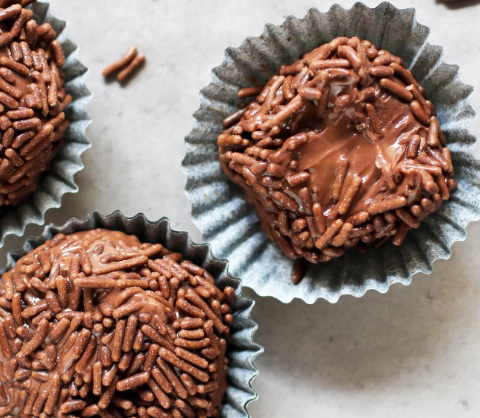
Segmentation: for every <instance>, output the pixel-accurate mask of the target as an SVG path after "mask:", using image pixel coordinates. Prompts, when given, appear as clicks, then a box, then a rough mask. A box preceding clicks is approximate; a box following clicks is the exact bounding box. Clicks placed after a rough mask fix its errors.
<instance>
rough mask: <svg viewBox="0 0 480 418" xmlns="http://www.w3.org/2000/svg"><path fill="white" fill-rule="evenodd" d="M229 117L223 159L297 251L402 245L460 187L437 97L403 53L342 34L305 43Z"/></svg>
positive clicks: (266, 224) (277, 235)
mask: <svg viewBox="0 0 480 418" xmlns="http://www.w3.org/2000/svg"><path fill="white" fill-rule="evenodd" d="M252 95H253V96H255V95H258V96H257V97H256V101H254V102H252V103H250V104H249V105H248V106H246V107H244V108H242V109H240V110H239V111H237V112H235V113H234V114H232V115H231V116H229V117H227V118H226V119H225V120H224V126H225V127H226V128H228V129H226V130H225V131H224V132H223V133H222V134H221V135H220V136H219V137H218V146H219V151H220V162H221V165H222V168H223V171H224V172H225V173H226V174H227V175H228V176H229V178H230V179H231V180H233V181H234V182H235V183H236V184H237V185H239V186H240V187H241V188H243V189H244V190H245V194H246V197H247V200H248V201H250V202H252V203H253V204H254V205H255V209H256V212H257V213H258V215H259V217H260V220H261V223H262V227H263V229H264V230H265V231H266V232H267V234H268V236H269V238H270V239H271V240H272V241H275V242H277V243H278V244H279V245H280V247H281V248H282V250H283V251H284V252H285V254H286V255H288V256H289V257H291V258H292V259H296V258H299V259H302V258H305V259H306V260H308V261H309V262H312V263H318V262H324V261H329V260H331V259H332V258H336V257H340V256H342V255H343V254H344V252H345V249H347V248H352V247H359V246H361V245H364V243H367V244H369V243H375V244H376V245H377V246H380V245H382V244H385V243H387V242H389V241H393V243H394V244H395V245H400V243H401V242H402V241H403V239H404V237H405V235H406V233H407V231H408V230H409V229H411V228H417V227H418V226H419V225H420V222H421V221H423V220H424V219H425V218H426V217H427V216H429V215H430V214H432V213H433V212H435V211H436V210H437V209H438V207H439V205H440V203H441V202H442V200H447V199H448V198H449V194H450V192H451V191H452V190H454V189H455V188H456V183H455V180H453V165H452V160H451V156H450V151H449V149H448V148H447V147H446V140H445V136H444V134H443V132H442V131H441V129H440V126H439V122H438V119H437V117H436V112H435V108H434V106H433V105H432V103H431V102H430V101H429V100H427V99H426V94H425V90H424V89H423V88H422V87H421V86H420V85H419V84H418V82H417V81H416V80H415V78H414V77H413V76H412V73H411V72H410V71H409V70H407V69H406V68H405V67H404V65H403V63H402V60H401V59H400V58H398V57H396V56H394V55H392V54H391V53H389V52H388V51H385V50H380V51H379V50H377V48H376V47H375V45H372V44H371V43H370V42H369V41H360V39H358V38H356V37H355V38H351V39H348V38H337V39H335V40H333V41H332V42H330V43H328V44H325V45H322V46H320V47H319V48H317V49H315V50H313V51H311V52H309V53H307V54H305V55H304V56H303V57H302V58H301V59H300V60H299V61H297V62H295V63H294V64H292V65H288V66H282V67H281V68H280V71H279V74H278V75H276V76H274V77H272V78H271V79H270V81H269V82H268V83H267V84H266V85H265V86H264V87H250V88H246V89H243V90H240V92H239V93H238V96H239V97H240V98H244V97H248V96H252Z"/></svg>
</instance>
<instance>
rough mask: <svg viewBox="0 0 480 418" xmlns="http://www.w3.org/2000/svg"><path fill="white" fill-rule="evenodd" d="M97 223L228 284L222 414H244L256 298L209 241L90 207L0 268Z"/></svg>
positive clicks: (256, 350)
mask: <svg viewBox="0 0 480 418" xmlns="http://www.w3.org/2000/svg"><path fill="white" fill-rule="evenodd" d="M96 228H104V229H110V230H116V231H122V232H125V233H127V234H130V235H135V236H137V237H138V238H139V239H140V240H141V241H142V242H149V243H160V244H162V245H164V246H165V247H167V248H168V249H169V250H172V251H175V252H179V253H181V254H182V255H183V256H184V257H185V259H188V260H190V261H192V262H194V263H195V264H197V265H199V266H201V267H203V268H205V269H206V270H207V271H208V272H209V273H210V274H211V275H212V276H213V277H214V278H215V284H216V285H217V286H218V287H220V288H224V287H226V286H231V287H233V288H234V289H235V295H236V296H237V301H236V303H235V305H234V306H233V309H232V311H233V323H232V325H231V327H230V330H231V340H230V342H229V345H228V349H227V357H228V359H229V364H228V375H227V380H228V389H227V392H226V394H225V399H224V402H223V407H222V411H221V417H223V418H245V417H249V416H250V415H249V413H248V412H247V409H246V406H247V404H248V403H250V402H252V401H253V400H255V399H257V397H258V395H257V393H256V392H255V391H254V390H253V389H252V386H251V382H252V380H253V378H254V377H255V376H257V374H258V370H257V368H256V367H255V364H254V359H255V358H256V357H257V356H258V355H259V354H261V353H262V352H263V347H261V346H260V345H259V344H257V343H255V342H254V341H253V334H254V333H255V331H256V330H257V328H258V326H257V324H256V323H255V322H254V321H253V320H252V318H251V317H250V313H251V311H252V308H253V305H254V304H255V302H254V301H253V300H252V299H250V298H247V297H245V296H244V295H243V294H242V284H241V282H240V280H239V279H236V278H234V277H232V276H231V275H230V274H229V272H228V261H226V260H219V259H217V258H214V257H213V256H212V251H211V249H210V246H209V245H208V244H195V243H194V242H192V240H191V238H190V236H189V235H188V233H187V232H179V231H174V230H172V229H171V228H170V221H169V220H168V219H167V218H162V219H160V220H159V221H155V222H150V221H149V220H148V219H147V218H146V217H145V216H144V215H143V214H139V215H136V216H134V217H131V218H127V217H126V216H124V215H123V214H122V213H121V212H120V211H116V212H113V213H112V214H111V215H106V216H104V215H102V214H100V213H99V212H97V211H95V210H94V211H92V212H90V215H89V216H88V218H87V219H85V220H78V219H70V220H69V221H68V222H67V223H66V224H65V225H63V226H57V225H53V224H52V225H48V226H46V227H45V230H44V232H43V234H42V235H40V236H39V237H35V238H33V237H30V238H28V239H27V240H26V242H25V245H24V246H23V250H22V251H12V252H9V253H8V256H7V257H8V264H7V267H6V268H4V269H3V270H2V271H1V272H0V274H3V273H4V272H5V271H8V270H10V269H12V268H13V267H14V266H15V263H16V262H17V261H18V260H19V259H20V258H21V257H23V256H24V255H25V254H27V253H29V252H30V251H32V250H33V249H34V248H36V247H38V246H40V245H42V244H43V243H45V242H46V241H47V240H50V239H52V238H53V237H54V236H55V235H56V234H59V233H63V234H73V233H75V232H79V231H88V230H92V229H96Z"/></svg>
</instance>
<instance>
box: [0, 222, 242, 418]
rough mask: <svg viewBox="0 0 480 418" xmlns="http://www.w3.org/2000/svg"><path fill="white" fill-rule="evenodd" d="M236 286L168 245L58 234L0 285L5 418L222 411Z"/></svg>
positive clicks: (0, 411) (0, 394) (0, 384)
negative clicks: (220, 282) (220, 281)
mask: <svg viewBox="0 0 480 418" xmlns="http://www.w3.org/2000/svg"><path fill="white" fill-rule="evenodd" d="M234 302H235V295H234V291H233V289H232V288H229V287H227V288H225V290H224V291H221V290H220V289H218V288H217V287H216V286H215V284H214V280H213V278H212V276H211V275H210V274H209V273H208V272H207V271H206V270H204V269H203V268H201V267H199V266H197V265H195V264H193V263H191V262H189V261H186V260H183V259H182V256H181V254H179V253H172V252H170V251H168V250H167V249H166V248H164V247H163V246H162V245H160V244H142V243H140V241H139V240H138V239H137V238H136V237H135V236H129V235H126V234H124V233H122V232H117V231H107V230H102V229H97V230H94V231H87V232H80V233H76V234H74V235H69V236H65V235H63V234H59V235H57V236H55V237H54V238H53V239H52V240H51V241H47V242H46V243H45V244H43V245H41V246H40V247H38V248H36V249H35V250H33V251H32V252H30V253H29V254H27V255H25V256H24V257H22V258H21V259H20V260H18V262H17V264H16V265H15V268H13V269H12V270H10V271H9V272H7V273H5V274H4V275H3V277H2V282H1V285H0V417H7V416H34V417H42V418H43V417H48V416H55V417H57V416H58V417H65V416H69V417H75V416H79V417H93V416H97V415H98V416H100V417H102V418H112V417H115V418H116V417H121V416H126V417H140V418H147V417H153V418H157V417H159V418H163V417H182V416H187V417H188V416H193V417H195V416H198V417H217V416H219V413H220V409H221V405H222V398H223V394H224V393H225V390H226V387H227V381H226V372H227V359H226V357H225V351H226V344H227V343H226V340H227V339H228V336H229V327H228V325H229V324H231V322H232V314H231V306H232V305H233V304H234Z"/></svg>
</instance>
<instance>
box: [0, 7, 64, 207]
mask: <svg viewBox="0 0 480 418" xmlns="http://www.w3.org/2000/svg"><path fill="white" fill-rule="evenodd" d="M33 2H34V1H24V2H23V4H30V3H33ZM4 3H5V4H6V5H7V4H11V5H10V6H9V7H7V8H1V9H0V30H1V35H0V130H1V142H0V207H1V206H3V205H5V206H10V205H18V204H19V203H21V202H23V201H24V200H25V199H27V198H28V197H29V196H30V195H31V193H33V191H34V190H35V189H36V188H37V185H38V183H39V181H40V178H41V174H42V172H44V171H46V170H48V169H49V167H50V164H51V161H52V160H53V158H54V157H55V155H56V154H57V152H58V150H59V149H60V147H61V145H62V137H63V134H64V132H65V131H66V129H67V128H68V121H67V120H65V113H64V110H65V108H66V107H67V106H68V105H69V104H70V103H71V101H72V97H71V96H70V95H69V94H66V92H65V80H64V76H63V73H62V70H61V67H62V66H63V65H64V64H65V55H64V52H63V49H62V46H61V44H60V43H59V42H58V41H56V40H55V37H56V32H55V31H54V30H53V29H52V28H51V26H50V25H49V24H47V23H46V24H43V25H37V23H36V22H35V21H34V20H33V12H32V10H30V9H27V8H22V6H21V5H20V4H17V3H19V2H15V1H14V2H4ZM20 3H22V2H20Z"/></svg>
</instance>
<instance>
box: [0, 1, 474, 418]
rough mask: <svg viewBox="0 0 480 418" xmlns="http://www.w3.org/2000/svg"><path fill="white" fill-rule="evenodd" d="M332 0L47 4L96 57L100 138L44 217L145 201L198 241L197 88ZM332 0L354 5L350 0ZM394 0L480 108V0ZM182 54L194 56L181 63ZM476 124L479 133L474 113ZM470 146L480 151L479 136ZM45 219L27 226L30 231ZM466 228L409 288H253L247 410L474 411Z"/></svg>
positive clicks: (346, 415)
mask: <svg viewBox="0 0 480 418" xmlns="http://www.w3.org/2000/svg"><path fill="white" fill-rule="evenodd" d="M333 3H334V2H333V1H317V2H312V1H309V0H297V1H295V2H292V1H288V0H275V1H273V0H263V1H261V2H259V1H258V0H244V1H243V2H242V9H239V7H238V4H239V3H238V2H233V1H225V0H205V1H202V2H198V1H194V0H189V1H187V0H177V1H175V2H166V1H160V0H156V1H154V0H143V1H142V2H141V5H139V6H138V7H133V6H132V2H131V1H129V2H127V1H126V0H102V1H101V2H99V1H95V0H86V1H80V0H69V1H62V0H52V2H51V5H52V6H51V11H52V13H53V14H54V15H55V16H56V17H58V18H60V19H64V20H67V21H68V22H69V28H68V36H69V37H70V38H71V39H74V40H75V42H76V43H77V44H78V45H79V46H80V53H79V59H80V61H81V62H83V63H84V64H85V65H86V66H88V67H89V68H90V74H89V76H88V78H87V84H88V87H89V89H90V90H91V91H92V92H93V93H94V98H93V100H92V102H91V104H90V105H89V106H88V110H89V112H90V114H91V116H92V118H93V120H94V123H93V124H92V125H91V127H90V128H89V129H88V131H87V133H88V137H89V139H90V140H91V142H92V143H93V147H92V149H90V150H88V151H87V152H86V153H85V154H84V157H83V158H82V159H83V161H84V163H85V169H84V170H83V171H82V172H81V173H79V174H78V175H77V176H76V177H75V180H76V182H77V184H78V185H79V187H80V192H79V193H78V194H75V195H73V194H67V195H66V196H65V197H64V198H63V200H62V208H61V209H55V210H51V211H49V212H47V221H48V222H55V223H57V224H62V223H64V222H65V221H66V220H67V219H69V218H70V217H71V216H75V217H79V218H85V217H86V216H87V215H88V213H89V211H90V210H91V209H93V208H96V209H99V210H100V211H101V212H103V213H110V212H112V211H113V210H115V209H120V210H122V211H123V212H124V213H126V214H127V215H129V216H132V215H134V214H136V213H138V212H142V211H143V212H145V213H146V214H147V216H148V218H150V219H158V218H160V217H161V216H168V217H169V218H170V220H171V224H172V227H173V228H174V229H180V230H188V231H189V232H192V233H193V234H192V235H193V238H194V241H197V242H198V241H200V235H199V233H198V231H196V230H195V228H194V226H193V224H192V223H191V221H190V205H189V202H188V199H187V198H186V196H185V195H184V193H183V188H184V186H185V177H184V175H183V172H182V169H181V166H180V164H181V161H182V159H183V157H184V152H185V149H184V144H183V138H184V137H185V135H186V134H187V133H188V132H189V131H190V130H191V128H192V117H191V116H192V114H193V112H194V111H195V110H196V109H197V108H198V107H199V104H200V101H199V98H198V92H199V91H200V89H201V88H202V87H204V86H206V85H207V84H208V83H209V82H210V71H211V69H212V68H213V67H215V66H216V65H218V64H219V63H221V62H222V61H223V56H224V50H225V49H226V48H227V47H229V46H238V45H240V44H241V42H242V41H243V39H244V38H245V37H247V36H249V35H257V36H258V35H260V34H261V32H262V31H263V27H264V25H265V23H267V22H272V23H274V24H277V25H278V24H281V23H282V22H283V20H284V19H285V17H286V16H287V15H291V14H292V15H296V16H304V15H305V14H306V12H307V10H308V9H309V8H311V7H317V8H318V9H319V10H320V11H327V10H328V9H329V8H330V6H331V5H332V4H333ZM337 3H339V4H340V5H341V6H343V7H345V8H350V7H351V6H352V5H353V4H354V1H349V0H341V1H338V2H337ZM365 3H366V4H367V5H368V6H370V7H373V6H376V5H378V3H379V2H378V1H374V0H366V1H365ZM392 3H393V4H394V5H396V6H397V7H402V8H403V7H416V9H417V19H418V21H419V22H421V23H423V24H425V25H427V26H429V27H430V29H431V34H430V37H429V41H430V42H431V43H432V44H435V45H442V46H443V48H444V51H445V56H444V59H445V61H446V62H449V63H456V64H458V65H459V66H460V68H461V72H460V76H461V79H462V81H463V82H464V83H466V84H470V85H473V86H474V87H475V89H476V91H477V92H476V93H474V94H473V96H472V98H471V104H472V106H473V108H474V109H476V110H477V111H478V109H480V106H479V105H480V96H479V95H478V91H479V87H480V81H479V79H478V67H479V65H480V48H479V47H478V45H480V42H479V41H480V33H479V32H478V22H479V21H480V2H477V3H478V4H474V3H472V2H467V0H465V3H467V6H465V7H461V8H458V7H455V8H453V6H451V7H450V8H449V7H446V6H445V5H444V4H443V3H442V2H438V3H437V2H436V1H435V0H422V1H421V2H419V1H415V0H392ZM125 22H129V31H128V32H127V31H125V30H123V26H124V25H125ZM131 43H136V44H137V45H138V46H139V48H140V49H141V51H142V52H145V53H146V54H147V57H148V60H149V62H148V64H147V66H146V67H145V68H144V69H143V71H142V72H141V73H140V74H139V75H138V77H137V78H135V79H134V80H132V81H131V83H130V84H129V85H128V86H126V87H124V88H122V87H121V86H119V85H117V84H116V83H113V84H108V85H107V84H105V83H104V81H103V80H102V77H101V75H100V73H101V70H103V68H104V67H105V66H106V65H107V64H110V63H111V62H113V61H114V60H116V59H117V58H118V57H120V56H121V55H122V54H123V53H124V51H125V50H126V49H127V47H128V46H129V45H130V44H131ZM185 57H188V58H189V59H191V62H192V65H185V64H184V59H185ZM153 92H154V93H155V94H153ZM470 131H471V132H472V133H473V134H474V135H476V136H478V135H479V133H480V122H479V121H478V120H477V121H475V122H473V123H472V124H471V125H470ZM140 142H141V143H142V145H143V146H142V148H140V147H138V143H140ZM167 151H168V152H167ZM474 154H475V155H476V156H477V158H478V157H480V152H479V148H478V146H477V148H476V149H475V152H474ZM41 231H42V228H40V227H29V228H28V229H27V235H38V234H40V233H41ZM467 232H468V237H467V239H466V241H464V242H461V243H457V244H454V245H453V247H452V252H453V255H452V258H450V259H449V260H440V261H437V262H436V263H435V265H434V272H433V273H432V274H431V275H428V276H424V275H421V274H418V275H416V276H414V280H413V283H412V284H411V285H410V286H408V287H404V286H399V285H394V286H392V288H391V289H390V290H389V292H388V293H386V294H384V295H382V294H379V293H376V292H368V293H367V294H366V295H365V296H364V297H362V298H360V299H355V298H352V297H348V296H346V297H341V298H340V300H339V302H338V303H337V304H335V305H331V304H329V303H328V302H326V301H324V300H319V301H317V302H316V303H315V304H314V305H312V306H310V305H306V304H305V303H303V302H301V301H298V300H297V301H294V302H292V303H291V304H289V305H283V304H282V303H280V302H278V301H276V300H274V299H272V298H259V297H256V296H255V295H254V294H253V292H249V295H251V296H254V297H255V299H256V300H257V303H256V305H255V308H254V310H253V317H254V319H255V321H256V322H257V323H258V324H259V327H260V328H259V331H257V333H256V334H255V340H256V341H257V342H258V343H260V344H262V345H263V346H265V354H263V355H262V356H260V357H259V358H258V360H257V361H256V365H257V366H258V368H259V370H260V375H259V376H258V377H257V378H256V379H255V380H254V381H253V387H254V388H255V389H256V390H257V392H258V393H259V400H257V401H255V402H253V403H252V404H251V405H250V407H249V410H250V412H251V415H252V417H253V418H260V417H268V416H275V417H279V418H284V417H285V418H286V417H291V416H305V417H319V416H324V417H335V418H351V417H354V418H364V417H365V418H366V417H368V418H385V417H388V418H390V417H402V418H404V417H413V418H417V417H419V418H423V417H425V416H432V417H435V418H437V417H438V418H451V417H455V418H457V417H459V418H463V417H474V416H477V415H479V414H480V400H479V398H478V393H479V391H480V331H479V330H480V304H479V296H480V281H479V280H478V271H480V259H479V258H478V251H479V250H480V246H479V243H478V238H479V237H480V224H479V223H474V224H472V225H471V226H470V227H469V228H468V229H467ZM23 240H24V239H15V238H14V237H7V239H6V248H8V249H17V248H20V247H21V246H22V245H23ZM2 257H3V260H4V261H5V260H6V258H5V251H4V250H2ZM292 394H295V397H292Z"/></svg>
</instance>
